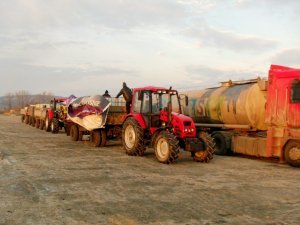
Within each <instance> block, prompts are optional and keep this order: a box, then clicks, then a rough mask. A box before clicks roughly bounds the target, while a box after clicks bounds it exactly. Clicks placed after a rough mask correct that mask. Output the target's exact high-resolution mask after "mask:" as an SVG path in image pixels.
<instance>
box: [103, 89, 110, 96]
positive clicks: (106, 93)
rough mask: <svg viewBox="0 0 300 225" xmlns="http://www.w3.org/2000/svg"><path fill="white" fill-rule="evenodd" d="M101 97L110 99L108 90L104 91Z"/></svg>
mask: <svg viewBox="0 0 300 225" xmlns="http://www.w3.org/2000/svg"><path fill="white" fill-rule="evenodd" d="M103 97H107V98H110V94H109V93H108V90H106V91H105V93H104V94H103Z"/></svg>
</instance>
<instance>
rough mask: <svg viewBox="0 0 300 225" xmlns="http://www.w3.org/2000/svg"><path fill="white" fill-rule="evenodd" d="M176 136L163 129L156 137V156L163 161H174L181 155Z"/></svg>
mask: <svg viewBox="0 0 300 225" xmlns="http://www.w3.org/2000/svg"><path fill="white" fill-rule="evenodd" d="M178 143H179V142H178V140H177V138H176V136H175V135H174V134H172V133H170V132H169V131H162V132H161V133H160V134H159V135H158V136H157V138H156V140H155V143H154V150H155V155H156V158H157V160H158V161H159V162H161V163H167V164H169V163H173V162H175V161H176V159H177V158H178V155H179V145H178Z"/></svg>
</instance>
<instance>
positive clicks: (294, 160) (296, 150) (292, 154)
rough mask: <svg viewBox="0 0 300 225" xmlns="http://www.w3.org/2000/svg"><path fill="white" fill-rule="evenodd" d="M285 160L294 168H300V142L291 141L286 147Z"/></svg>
mask: <svg viewBox="0 0 300 225" xmlns="http://www.w3.org/2000/svg"><path fill="white" fill-rule="evenodd" d="M284 158H285V160H286V161H287V163H288V164H289V165H291V166H294V167H300V141H295V140H290V141H289V142H288V143H287V144H286V145H285V147H284Z"/></svg>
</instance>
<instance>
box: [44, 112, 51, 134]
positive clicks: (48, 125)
mask: <svg viewBox="0 0 300 225" xmlns="http://www.w3.org/2000/svg"><path fill="white" fill-rule="evenodd" d="M50 125H51V120H50V119H49V117H48V114H47V116H46V120H45V131H47V132H50V131H51V126H50Z"/></svg>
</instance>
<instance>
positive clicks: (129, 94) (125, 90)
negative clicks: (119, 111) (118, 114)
mask: <svg viewBox="0 0 300 225" xmlns="http://www.w3.org/2000/svg"><path fill="white" fill-rule="evenodd" d="M121 95H123V97H124V99H125V101H126V112H127V114H128V113H130V104H131V100H132V91H131V89H130V88H129V87H127V85H126V83H125V82H123V88H122V89H121V90H120V92H119V94H117V98H119V97H120V96H121Z"/></svg>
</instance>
